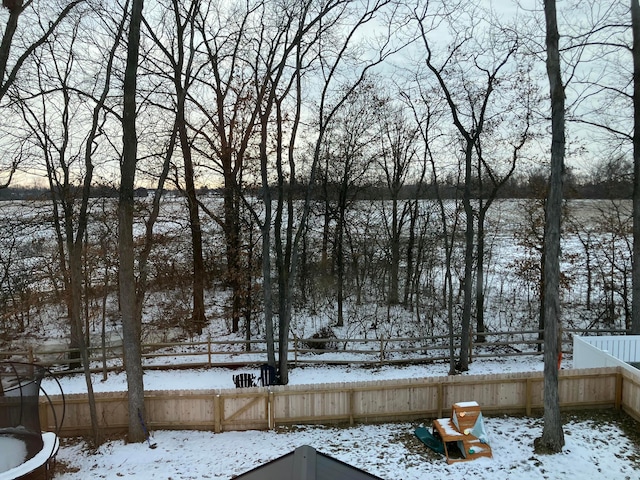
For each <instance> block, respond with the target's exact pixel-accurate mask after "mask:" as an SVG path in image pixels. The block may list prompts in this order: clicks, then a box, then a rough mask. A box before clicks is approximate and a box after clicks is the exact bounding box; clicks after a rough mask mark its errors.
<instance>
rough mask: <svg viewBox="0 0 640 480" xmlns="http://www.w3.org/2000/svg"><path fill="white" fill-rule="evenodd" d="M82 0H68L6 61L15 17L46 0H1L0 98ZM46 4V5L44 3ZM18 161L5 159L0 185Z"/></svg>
mask: <svg viewBox="0 0 640 480" xmlns="http://www.w3.org/2000/svg"><path fill="white" fill-rule="evenodd" d="M83 1H84V0H74V1H72V2H69V3H68V4H67V5H66V6H65V8H63V9H62V11H60V12H59V13H58V14H57V15H56V16H53V17H52V18H51V19H50V21H49V24H48V28H46V29H44V30H43V31H42V32H41V33H40V34H39V36H38V37H36V38H33V39H28V38H27V39H26V41H25V42H24V43H23V46H22V48H21V51H19V52H18V53H16V54H15V55H16V60H15V61H14V62H13V64H12V65H11V64H10V53H11V52H12V47H13V40H14V36H15V34H16V32H17V31H18V25H19V23H18V21H19V19H20V16H21V15H22V14H23V13H24V12H25V10H26V9H27V8H34V9H35V8H36V7H38V6H40V4H46V3H48V2H36V3H35V4H34V0H3V2H2V6H3V7H4V8H6V9H7V10H8V11H9V17H8V18H7V23H6V25H5V29H4V32H3V34H2V40H1V41H0V100H2V99H3V98H4V96H5V95H6V94H7V92H8V91H9V89H10V88H11V87H12V86H13V84H14V82H15V81H16V79H17V78H18V73H19V72H20V71H21V70H22V67H23V65H24V63H25V62H26V61H27V59H28V58H29V57H31V56H32V55H33V53H34V52H35V51H36V50H37V49H38V48H39V47H41V46H42V45H43V44H44V43H45V42H46V41H47V39H48V38H49V37H50V36H51V35H52V34H53V32H54V31H55V30H56V28H58V26H59V24H60V23H61V22H62V21H63V20H64V19H65V18H66V17H67V15H68V14H69V13H70V12H71V11H72V10H73V9H74V8H75V7H76V6H77V5H79V4H80V3H82V2H83ZM45 6H46V5H45ZM19 163H20V157H19V156H14V157H13V158H12V159H11V160H10V161H9V167H8V171H6V172H2V181H0V189H2V188H7V187H8V186H9V184H10V183H11V180H12V179H13V175H14V174H15V172H16V170H17V168H18V166H19Z"/></svg>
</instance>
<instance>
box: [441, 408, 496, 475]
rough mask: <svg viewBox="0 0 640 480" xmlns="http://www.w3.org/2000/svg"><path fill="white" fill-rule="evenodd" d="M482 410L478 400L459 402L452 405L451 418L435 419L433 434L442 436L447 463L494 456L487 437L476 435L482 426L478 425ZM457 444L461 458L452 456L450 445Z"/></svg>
mask: <svg viewBox="0 0 640 480" xmlns="http://www.w3.org/2000/svg"><path fill="white" fill-rule="evenodd" d="M481 417H482V412H481V411H480V405H478V403H477V402H459V403H454V404H453V406H452V407H451V418H438V419H436V420H434V421H433V432H432V433H433V435H434V436H436V437H440V439H441V440H442V443H443V444H444V454H445V456H446V457H447V463H449V464H452V463H455V462H466V461H469V460H475V459H476V458H480V457H489V458H491V457H492V453H491V447H490V446H489V444H488V443H486V439H481V438H479V437H477V436H476V435H474V433H477V430H478V429H479V428H481V427H479V426H477V425H476V422H478V420H480V422H482V418H481ZM453 443H455V444H457V446H458V449H459V450H460V452H461V453H462V457H461V458H452V457H451V455H450V452H449V447H451V446H452V445H448V444H453Z"/></svg>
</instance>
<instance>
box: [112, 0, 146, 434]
mask: <svg viewBox="0 0 640 480" xmlns="http://www.w3.org/2000/svg"><path fill="white" fill-rule="evenodd" d="M143 3H144V2H143V0H132V6H131V20H130V24H129V34H128V49H127V62H126V68H125V74H124V109H123V114H122V131H123V135H122V143H123V145H122V160H121V164H120V176H121V179H120V196H119V203H118V253H119V257H120V265H119V269H118V276H119V281H120V313H121V315H122V334H123V353H124V358H125V368H126V373H127V390H128V407H129V435H128V441H130V442H142V441H144V440H145V438H146V436H145V432H144V429H143V428H142V425H141V422H140V420H139V416H140V417H142V418H144V417H145V409H144V383H143V378H142V374H143V371H142V352H141V345H140V343H141V338H140V336H141V328H142V325H141V319H140V318H137V315H136V280H135V270H134V263H135V254H134V245H133V207H134V204H133V200H134V182H135V174H136V163H137V155H138V139H137V132H136V90H137V81H136V74H137V70H138V54H139V49H140V23H141V21H142V8H143Z"/></svg>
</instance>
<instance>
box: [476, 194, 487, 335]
mask: <svg viewBox="0 0 640 480" xmlns="http://www.w3.org/2000/svg"><path fill="white" fill-rule="evenodd" d="M480 201H481V202H482V200H480ZM486 213H487V210H486V209H485V208H483V206H482V203H481V204H480V208H479V209H478V266H477V273H476V335H477V342H478V343H483V342H485V341H486V338H485V336H484V335H483V334H484V329H485V327H484V246H485V242H484V240H485V238H484V237H485V235H484V223H485V218H486Z"/></svg>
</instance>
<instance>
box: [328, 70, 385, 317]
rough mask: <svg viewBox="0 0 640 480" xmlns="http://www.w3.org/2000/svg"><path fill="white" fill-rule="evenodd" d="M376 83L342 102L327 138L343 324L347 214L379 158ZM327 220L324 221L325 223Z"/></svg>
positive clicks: (330, 203) (366, 85) (370, 84)
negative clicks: (375, 160) (376, 142)
mask: <svg viewBox="0 0 640 480" xmlns="http://www.w3.org/2000/svg"><path fill="white" fill-rule="evenodd" d="M375 88H376V87H375V85H374V84H372V83H367V84H365V85H362V87H361V88H360V89H359V90H358V91H357V92H355V93H354V95H353V96H352V97H351V98H350V99H349V100H348V101H347V102H346V103H345V104H344V105H343V107H342V109H341V111H340V112H339V113H338V115H337V117H336V119H335V121H334V123H333V124H332V125H331V126H330V127H329V128H328V130H327V134H326V135H325V139H324V142H325V144H324V146H323V149H324V153H323V156H324V172H323V173H324V180H323V183H324V185H326V186H329V185H331V186H332V188H331V189H330V191H329V188H327V187H325V189H324V190H325V195H327V196H328V197H329V198H325V205H326V206H328V207H329V208H328V209H326V210H325V218H326V217H327V216H329V217H330V218H331V219H333V220H334V225H335V228H334V233H333V236H334V256H333V260H334V263H335V276H336V283H337V284H336V300H337V320H336V326H340V327H341V326H343V325H344V300H345V298H344V297H345V274H346V272H345V260H346V255H345V250H346V240H345V237H346V236H347V235H348V231H347V230H348V229H349V223H350V222H349V221H348V214H349V209H350V208H351V206H352V204H353V201H354V200H355V198H356V196H357V195H358V193H359V192H360V190H361V189H362V187H363V185H364V184H365V183H366V181H367V180H368V176H369V174H370V173H371V166H372V163H373V161H374V158H375V157H376V155H375V153H374V150H373V149H372V148H371V145H372V144H374V143H375V137H374V132H373V131H372V125H373V124H374V122H375V117H379V116H380V113H379V112H378V110H379V108H380V106H381V105H380V103H381V102H380V101H379V100H378V99H377V98H376V97H377V95H376V94H375ZM327 223H328V221H327V220H325V225H326V224H327Z"/></svg>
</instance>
